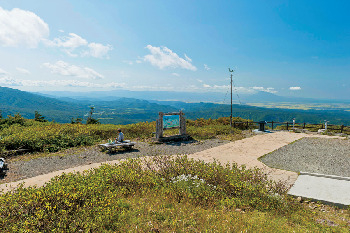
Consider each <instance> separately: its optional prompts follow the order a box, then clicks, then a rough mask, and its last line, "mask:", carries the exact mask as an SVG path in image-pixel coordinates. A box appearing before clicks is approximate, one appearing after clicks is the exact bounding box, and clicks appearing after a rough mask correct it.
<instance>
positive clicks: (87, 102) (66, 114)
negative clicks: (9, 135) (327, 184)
mask: <svg viewBox="0 0 350 233" xmlns="http://www.w3.org/2000/svg"><path fill="white" fill-rule="evenodd" d="M59 93H61V94H62V95H61V96H58V95H57V94H58V93H57V92H55V93H44V94H40V95H39V94H34V93H29V92H24V91H19V90H15V89H11V88H6V87H0V110H1V111H2V115H3V116H4V117H6V116H7V115H9V114H11V115H13V114H16V113H20V114H21V115H23V116H24V117H26V118H34V112H35V111H39V113H40V114H41V115H43V116H44V117H45V118H46V119H48V120H55V121H56V122H61V123H67V122H70V121H71V119H72V118H74V119H75V118H77V117H82V118H84V119H86V118H87V114H88V112H89V110H90V106H94V107H95V113H94V115H93V117H94V118H96V119H99V120H100V122H101V123H112V124H129V123H135V122H140V121H155V120H156V119H157V117H158V112H174V111H179V110H183V111H184V112H185V114H186V118H189V119H197V118H218V117H223V116H230V105H227V104H217V103H205V102H204V101H203V102H199V103H186V102H183V101H171V100H168V101H159V100H141V99H136V98H126V97H120V96H117V95H116V93H114V92H105V93H104V92H98V93H95V92H90V93H71V92H59ZM113 93H114V94H115V95H112V94H113ZM118 93H119V92H118ZM122 93H124V92H122ZM122 93H119V95H121V94H122ZM125 93H128V94H129V95H136V94H135V93H134V92H125ZM143 93H144V92H143ZM152 93H153V92H147V93H144V94H149V95H148V96H144V97H145V98H148V99H149V98H155V97H156V96H158V97H160V96H162V95H166V94H165V93H160V92H155V93H153V97H152V96H151V94H152ZM170 94H171V95H172V96H173V97H175V93H170ZM177 94H178V93H177ZM187 94H188V96H190V95H191V94H190V93H187ZM137 95H142V93H137ZM196 95H197V97H198V98H199V94H198V93H197V94H193V97H195V96H196ZM180 96H181V95H180ZM252 98H260V100H261V99H265V100H266V101H274V99H275V98H276V95H273V94H269V93H258V94H256V95H255V97H254V96H252ZM277 98H279V100H281V99H282V100H283V98H281V97H277ZM193 100H195V98H194V99H193ZM233 116H234V117H235V116H237V117H242V118H245V119H252V120H254V121H260V120H266V121H271V120H273V121H280V122H285V121H291V120H292V119H293V118H296V121H297V122H307V123H320V122H323V121H324V120H326V119H327V120H328V121H330V122H331V124H345V125H350V112H349V111H344V110H328V111H321V110H307V111H306V110H292V109H271V108H261V107H253V106H248V105H239V104H234V105H233Z"/></svg>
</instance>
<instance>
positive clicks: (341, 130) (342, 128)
mask: <svg viewBox="0 0 350 233" xmlns="http://www.w3.org/2000/svg"><path fill="white" fill-rule="evenodd" d="M343 130H344V125H341V126H340V133H343Z"/></svg>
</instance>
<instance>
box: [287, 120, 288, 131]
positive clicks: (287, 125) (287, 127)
mask: <svg viewBox="0 0 350 233" xmlns="http://www.w3.org/2000/svg"><path fill="white" fill-rule="evenodd" d="M287 130H288V121H287Z"/></svg>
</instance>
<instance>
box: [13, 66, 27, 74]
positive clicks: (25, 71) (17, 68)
mask: <svg viewBox="0 0 350 233" xmlns="http://www.w3.org/2000/svg"><path fill="white" fill-rule="evenodd" d="M16 70H17V71H18V72H20V73H22V74H30V71H29V70H26V69H24V68H20V67H16Z"/></svg>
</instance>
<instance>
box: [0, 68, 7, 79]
mask: <svg viewBox="0 0 350 233" xmlns="http://www.w3.org/2000/svg"><path fill="white" fill-rule="evenodd" d="M8 74H9V73H8V72H7V71H5V70H3V69H1V68H0V77H4V76H5V75H8Z"/></svg>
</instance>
